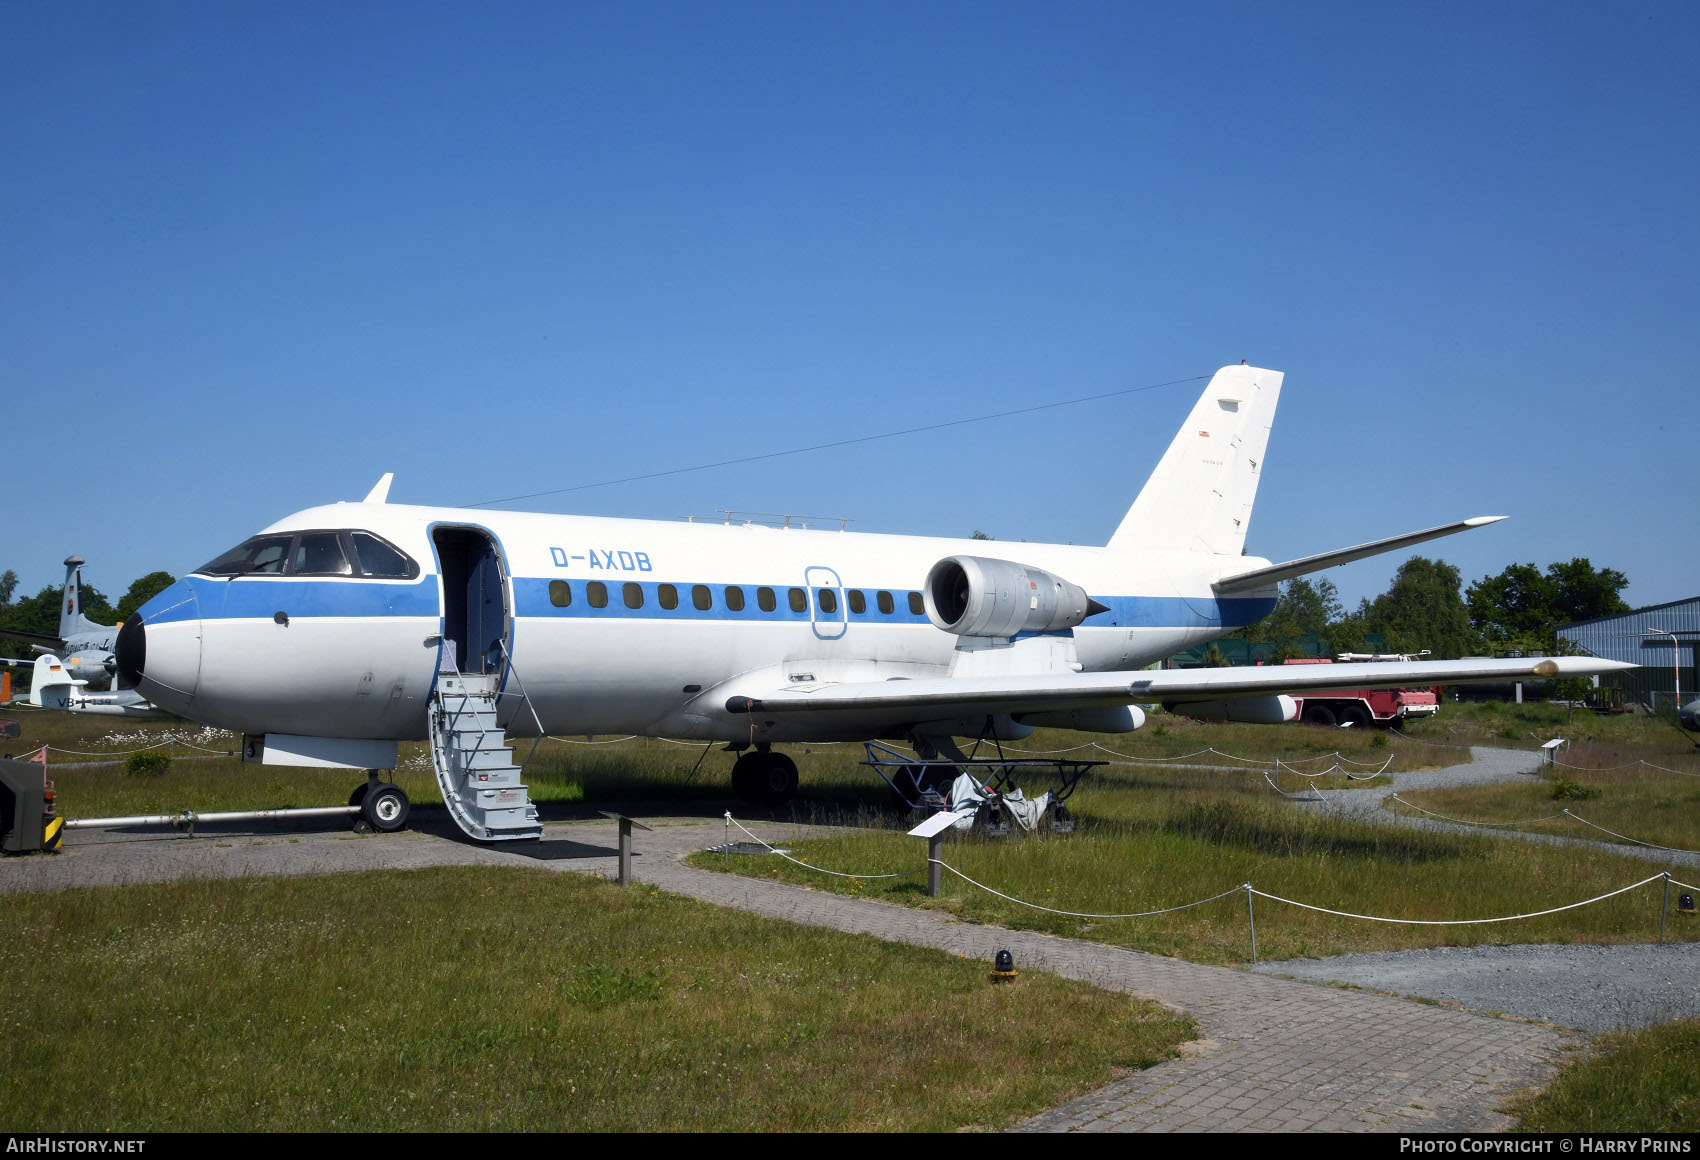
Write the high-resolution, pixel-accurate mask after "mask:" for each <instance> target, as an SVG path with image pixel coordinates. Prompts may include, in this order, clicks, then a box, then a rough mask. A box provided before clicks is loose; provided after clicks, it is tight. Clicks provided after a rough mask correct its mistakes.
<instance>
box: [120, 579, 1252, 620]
mask: <svg viewBox="0 0 1700 1160" xmlns="http://www.w3.org/2000/svg"><path fill="white" fill-rule="evenodd" d="M604 583H607V604H606V606H605V607H602V608H593V607H591V605H590V600H589V592H588V590H587V586H586V585H587V582H585V581H581V580H575V581H572V582H571V584H572V599H571V603H569V604H568V605H567V606H566V607H564V608H563V607H558V606H556V605H555V604H554V603H553V602H552V601H551V600H550V598H549V584H550V581H549V579H548V578H545V577H532V576H520V577H515V578H514V581H513V590H514V601H515V604H516V606H517V608H516V613H517V615H519V616H521V617H535V618H538V619H566V620H606V619H616V620H681V621H687V620H688V621H724V622H727V623H745V622H754V621H765V622H774V623H804V624H806V623H808V622H809V621H810V620H812V619H818V620H819V621H820V622H822V623H841V622H843V621H844V620H845V619H846V618H848V620H849V622H850V623H851V624H925V623H927V618H926V616H925V615H923V614H920V613H916V612H912V611H911V610H910V608H909V594H908V592H907V591H896V592H893V593H892V595H893V598H894V603H895V607H894V608H893V610H892V611H891V612H889V613H887V612H881V611H879V608H878V603H877V597H876V595H875V591H876V590H871V589H863V590H861V591H862V594H863V597H864V598H865V600H866V611H863V612H851V611H850V610H849V603H848V600H847V597H848V595H849V593H850V591H852V590H851V589H848V588H846V589H840V590H837V591H836V592H835V595H836V596H837V599H838V601H839V607H838V610H837V611H835V612H831V613H824V612H823V613H819V614H818V615H817V616H811V614H810V612H809V611H808V610H805V611H802V612H796V611H793V610H792V608H791V606H790V601H789V593H790V589H791V588H792V587H795V586H794V585H780V584H774V585H769V586H768V587H770V588H771V589H772V591H773V593H774V595H775V598H776V600H775V604H776V607H775V608H774V609H773V610H772V611H764V610H763V609H762V608H761V607H760V606H759V604H758V602H757V589H758V588H760V587H762V586H761V585H755V584H746V585H737V586H736V587H740V588H742V589H743V593H744V600H745V604H744V607H743V609H742V610H740V611H737V612H734V611H732V610H731V609H729V608H728V607H727V606H726V590H727V588H728V587H732V586H729V585H725V584H708V585H704V587H706V588H708V590H709V594H710V601H709V607H708V608H706V609H699V608H697V607H696V605H695V602H694V601H693V599H692V595H693V594H692V591H691V590H692V588H693V587H695V586H694V585H692V584H688V583H675V584H673V586H672V587H673V588H674V590H675V592H676V593H677V597H678V607H676V608H670V609H669V608H662V607H661V602H660V597H659V593H658V589H659V588H660V587H661V584H660V583H659V582H656V581H641V582H640V581H631V583H634V584H636V585H637V586H638V588H639V589H640V590H641V592H642V597H643V598H642V600H641V602H640V607H637V608H628V607H627V606H626V601H625V593H624V583H623V582H620V581H613V582H604ZM805 591H807V592H808V593H809V601H810V603H811V605H812V604H813V602H814V601H815V600H817V599H818V592H819V591H820V590H819V589H806V590H805ZM191 596H192V597H194V599H190V597H191ZM1098 599H1099V600H1100V601H1101V602H1102V603H1104V604H1105V605H1107V606H1108V608H1109V611H1107V612H1100V613H1098V614H1097V615H1095V616H1093V617H1090V618H1089V619H1088V620H1087V621H1086V623H1085V624H1084V625H1083V626H1082V627H1085V628H1237V627H1239V626H1241V625H1246V624H1251V623H1253V622H1255V621H1258V620H1261V619H1262V618H1263V617H1265V616H1267V615H1268V614H1269V612H1270V610H1271V609H1272V608H1274V606H1275V602H1274V600H1272V599H1268V598H1234V599H1227V600H1218V599H1216V598H1214V597H1208V596H1199V597H1183V596H1109V597H1099V598H1098ZM150 610H153V611H151V612H150ZM277 612H285V613H287V614H288V615H289V616H290V617H292V618H293V617H299V616H306V617H323V618H332V617H380V616H397V617H402V616H405V617H435V616H438V615H439V614H440V612H441V608H440V605H439V602H438V596H437V578H436V576H434V575H425V576H422V577H420V578H419V580H417V581H414V582H412V583H406V584H397V583H387V582H383V581H371V580H358V579H350V580H324V579H310V578H306V577H302V578H294V577H281V578H275V579H273V578H264V577H256V576H239V577H236V578H234V579H230V580H222V579H221V580H213V579H208V578H205V577H199V576H197V577H190V578H186V579H184V580H179V581H178V582H177V583H176V584H173V585H172V586H171V587H170V588H167V589H166V590H165V591H164V592H161V593H160V594H159V595H158V596H156V597H154V598H153V600H151V601H149V602H148V605H147V606H146V607H144V608H143V609H142V616H143V619H144V620H145V621H146V622H147V623H149V624H155V623H168V622H170V621H173V620H189V619H194V618H196V617H199V618H201V619H203V620H240V619H270V618H271V617H272V616H273V615H274V614H275V613H277Z"/></svg>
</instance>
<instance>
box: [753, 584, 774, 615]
mask: <svg viewBox="0 0 1700 1160" xmlns="http://www.w3.org/2000/svg"><path fill="white" fill-rule="evenodd" d="M756 607H757V608H760V609H761V610H762V611H763V612H772V611H773V610H774V609H775V608H778V607H779V603H778V601H776V600H774V598H773V589H771V588H757V589H756Z"/></svg>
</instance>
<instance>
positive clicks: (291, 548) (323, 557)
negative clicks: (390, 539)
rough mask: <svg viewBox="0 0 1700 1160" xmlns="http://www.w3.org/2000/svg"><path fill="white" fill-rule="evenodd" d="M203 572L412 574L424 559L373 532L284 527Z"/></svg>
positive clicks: (243, 545)
mask: <svg viewBox="0 0 1700 1160" xmlns="http://www.w3.org/2000/svg"><path fill="white" fill-rule="evenodd" d="M195 571H196V572H198V573H200V574H201V575H203V576H255V575H260V576H268V575H269V576H285V575H287V576H365V577H370V578H372V579H375V580H411V579H413V578H414V577H415V576H418V575H419V565H418V564H416V563H414V562H413V560H412V558H411V557H409V556H408V555H407V554H406V553H405V552H402V551H400V550H398V549H397V548H396V547H395V546H394V545H393V544H390V543H387V542H386V541H384V540H381V539H379V538H378V537H377V536H375V535H373V534H372V533H371V532H352V531H319V532H284V533H278V534H272V535H260V536H253V537H251V538H249V539H247V540H244V541H242V543H240V544H238V545H237V546H236V547H234V548H232V549H230V551H228V552H226V553H224V555H222V556H219V557H218V558H216V559H214V560H213V561H212V562H211V563H207V564H203V565H201V566H200V567H199V568H196V569H195Z"/></svg>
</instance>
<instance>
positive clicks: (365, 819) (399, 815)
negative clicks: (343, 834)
mask: <svg viewBox="0 0 1700 1160" xmlns="http://www.w3.org/2000/svg"><path fill="white" fill-rule="evenodd" d="M348 804H349V805H351V806H359V807H360V823H361V824H363V825H365V826H366V827H367V828H369V829H373V830H376V831H378V833H380V834H393V833H394V832H395V831H397V830H399V829H401V828H402V827H403V826H405V825H407V815H408V814H409V813H411V812H412V811H413V805H412V803H411V802H409V801H408V800H407V794H406V792H404V791H403V790H402V788H401V786H399V785H396V784H395V783H394V782H383V781H379V780H378V771H377V770H375V769H369V770H367V771H366V784H365V785H362V786H357V787H355V790H354V792H353V793H351V794H349V795H348Z"/></svg>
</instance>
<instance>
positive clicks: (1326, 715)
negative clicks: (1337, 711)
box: [1302, 705, 1339, 725]
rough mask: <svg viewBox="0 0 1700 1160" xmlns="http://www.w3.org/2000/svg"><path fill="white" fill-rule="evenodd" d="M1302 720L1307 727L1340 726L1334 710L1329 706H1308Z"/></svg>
mask: <svg viewBox="0 0 1700 1160" xmlns="http://www.w3.org/2000/svg"><path fill="white" fill-rule="evenodd" d="M1302 720H1303V721H1304V723H1305V724H1306V725H1337V724H1339V721H1338V719H1337V718H1336V717H1335V716H1334V710H1333V709H1330V708H1329V707H1328V706H1327V705H1306V706H1305V711H1304V717H1303V718H1302Z"/></svg>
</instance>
